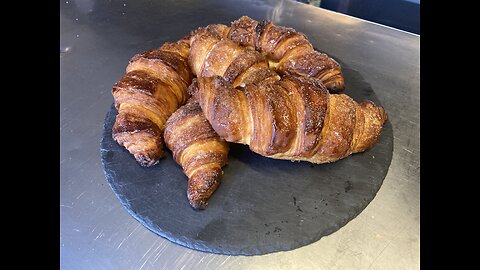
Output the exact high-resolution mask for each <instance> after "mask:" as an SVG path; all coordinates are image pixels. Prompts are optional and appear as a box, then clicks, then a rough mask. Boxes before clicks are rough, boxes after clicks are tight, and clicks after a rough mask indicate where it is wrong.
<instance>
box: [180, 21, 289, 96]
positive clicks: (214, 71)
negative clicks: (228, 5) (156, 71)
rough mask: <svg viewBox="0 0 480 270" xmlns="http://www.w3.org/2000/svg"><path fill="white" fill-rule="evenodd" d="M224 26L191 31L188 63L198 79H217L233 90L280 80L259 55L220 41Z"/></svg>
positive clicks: (227, 41)
mask: <svg viewBox="0 0 480 270" xmlns="http://www.w3.org/2000/svg"><path fill="white" fill-rule="evenodd" d="M227 32H228V27H227V26H225V25H221V24H220V25H218V24H216V25H209V26H207V27H203V28H199V29H197V30H195V31H194V32H193V33H192V35H191V38H190V55H189V56H188V63H189V65H190V67H191V70H192V72H193V74H194V75H196V76H198V77H211V76H221V77H223V78H224V79H225V80H227V81H228V82H230V83H232V84H233V86H234V87H236V86H239V85H245V84H249V83H257V82H260V81H264V80H272V81H276V80H279V79H280V76H279V75H278V74H277V73H276V72H275V71H273V70H271V69H270V67H269V65H268V60H267V58H266V57H264V56H263V55H262V54H261V53H259V52H258V51H256V50H254V49H253V48H248V47H244V46H240V45H239V44H237V43H235V42H233V41H231V40H229V39H225V38H223V37H224V36H225V35H226V33H227Z"/></svg>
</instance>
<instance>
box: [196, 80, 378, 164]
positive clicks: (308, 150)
mask: <svg viewBox="0 0 480 270" xmlns="http://www.w3.org/2000/svg"><path fill="white" fill-rule="evenodd" d="M197 96H198V99H199V103H200V106H201V107H202V110H203V112H204V114H205V117H206V118H207V119H208V121H209V122H210V124H211V125H212V127H213V129H214V130H215V131H216V132H217V133H218V134H219V135H220V136H221V137H222V138H224V139H225V140H226V141H228V142H237V143H242V144H247V145H249V146H250V149H251V150H252V151H254V152H256V153H258V154H260V155H263V156H267V157H271V158H276V159H288V160H304V161H309V162H312V163H325V162H333V161H336V160H339V159H341V158H344V157H346V156H348V155H350V154H352V153H357V152H361V151H365V150H366V149H368V148H370V147H372V146H373V145H374V144H375V142H376V140H377V138H378V136H379V135H380V132H381V129H382V126H383V124H384V122H385V121H386V119H387V114H386V113H385V111H384V109H383V108H382V107H379V106H375V105H374V104H373V103H372V102H370V101H364V102H361V103H357V102H355V101H354V100H353V99H352V98H350V97H348V96H347V95H344V94H329V92H328V90H327V89H326V88H325V86H324V85H323V84H322V83H321V82H320V81H318V80H317V79H315V78H305V77H300V76H292V75H286V76H284V77H283V78H282V79H281V80H278V81H275V82H273V83H272V81H262V82H260V83H258V84H247V85H246V86H245V87H244V88H243V87H237V88H234V87H233V86H232V85H231V84H230V83H229V82H228V81H226V80H225V79H223V78H221V77H219V76H215V77H199V78H198V93H197Z"/></svg>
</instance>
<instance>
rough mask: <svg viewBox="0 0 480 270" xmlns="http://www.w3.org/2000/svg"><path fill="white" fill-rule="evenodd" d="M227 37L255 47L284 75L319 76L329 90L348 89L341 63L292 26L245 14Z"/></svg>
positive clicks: (231, 28) (233, 25)
mask: <svg viewBox="0 0 480 270" xmlns="http://www.w3.org/2000/svg"><path fill="white" fill-rule="evenodd" d="M227 38H229V39H231V40H233V41H234V42H237V43H239V44H240V45H242V46H250V47H254V48H256V49H257V50H258V51H260V52H261V53H262V54H264V55H266V56H267V58H268V59H269V60H270V66H271V67H273V68H275V69H276V70H277V71H278V72H279V73H280V74H281V75H284V74H292V75H300V76H303V77H314V78H318V79H320V80H321V81H322V82H323V84H324V85H325V86H326V87H327V89H328V90H332V91H342V90H344V89H345V83H344V78H343V74H342V70H341V67H340V65H339V64H338V63H337V62H336V61H335V60H333V59H332V58H330V57H329V56H328V55H326V54H324V53H320V52H318V51H315V50H314V49H313V46H312V44H311V43H310V42H309V41H308V39H307V37H306V36H305V35H304V34H303V33H300V32H297V31H295V29H293V28H288V27H284V26H278V25H274V24H273V23H272V22H270V21H262V22H258V21H256V20H253V19H251V18H249V17H247V16H242V17H240V18H239V19H238V20H236V21H234V22H232V24H231V27H230V30H229V32H228V34H227Z"/></svg>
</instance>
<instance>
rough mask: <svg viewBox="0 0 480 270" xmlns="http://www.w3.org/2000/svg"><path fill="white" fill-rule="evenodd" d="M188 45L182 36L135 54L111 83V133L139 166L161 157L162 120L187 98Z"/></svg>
mask: <svg viewBox="0 0 480 270" xmlns="http://www.w3.org/2000/svg"><path fill="white" fill-rule="evenodd" d="M189 47H190V46H189V39H188V38H184V39H182V40H180V41H178V42H176V43H165V44H164V45H162V46H161V47H160V48H158V49H156V50H150V51H146V52H144V53H141V54H137V55H135V56H134V57H133V58H132V59H131V60H130V62H129V64H128V66H127V68H126V75H125V76H123V77H122V78H121V79H120V81H118V82H117V83H115V85H114V86H113V89H112V94H113V97H114V100H115V107H116V109H117V110H118V115H117V118H116V120H115V124H114V126H113V128H112V136H113V138H114V139H115V140H116V141H117V142H118V143H119V144H120V145H122V146H124V147H125V148H126V149H127V150H128V151H129V152H130V153H131V154H133V155H134V157H135V159H136V160H137V161H138V162H139V163H140V165H142V166H147V167H148V166H152V165H154V164H156V163H157V162H158V161H159V159H160V158H161V157H163V155H164V152H163V139H162V133H163V129H164V125H165V122H166V121H167V119H168V117H169V116H170V115H171V114H172V113H173V112H175V110H177V108H178V107H180V106H181V105H183V104H184V103H185V101H186V100H187V98H188V93H187V87H188V85H189V84H190V83H191V81H192V77H193V75H192V73H191V71H190V68H189V66H188V63H187V57H188V54H189Z"/></svg>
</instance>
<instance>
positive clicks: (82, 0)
mask: <svg viewBox="0 0 480 270" xmlns="http://www.w3.org/2000/svg"><path fill="white" fill-rule="evenodd" d="M73 2H74V3H75V6H76V7H77V9H78V11H80V12H81V13H83V14H88V13H90V12H92V11H93V8H94V7H95V1H94V0H77V1H73Z"/></svg>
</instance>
